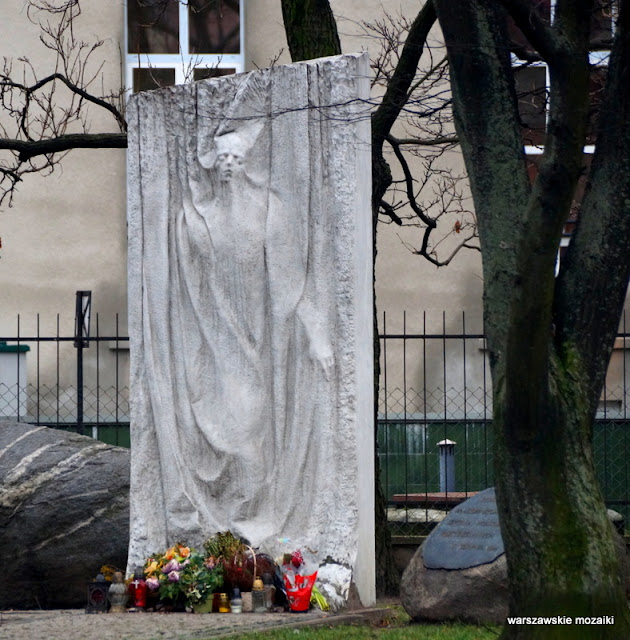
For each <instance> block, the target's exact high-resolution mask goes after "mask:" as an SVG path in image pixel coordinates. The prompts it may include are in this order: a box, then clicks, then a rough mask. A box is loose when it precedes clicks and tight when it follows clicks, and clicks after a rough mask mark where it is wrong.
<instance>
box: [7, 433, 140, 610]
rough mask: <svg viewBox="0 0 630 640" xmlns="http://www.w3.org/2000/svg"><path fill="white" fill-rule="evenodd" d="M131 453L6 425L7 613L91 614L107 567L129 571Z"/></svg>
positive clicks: (77, 438)
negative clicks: (93, 591)
mask: <svg viewBox="0 0 630 640" xmlns="http://www.w3.org/2000/svg"><path fill="white" fill-rule="evenodd" d="M129 460H130V456H129V450H127V449H122V448H119V447H112V446H110V445H106V444H103V443H102V442H98V441H95V440H93V439H92V438H88V437H85V436H78V435H75V434H71V433H67V432H64V431H59V430H56V429H50V428H48V427H37V426H34V425H28V424H20V423H17V422H4V421H2V422H0V548H1V549H2V558H3V565H2V579H1V580H0V609H4V608H10V607H12V608H30V607H42V608H53V607H78V606H85V604H86V595H87V588H86V584H87V583H88V582H89V581H90V580H93V579H94V577H95V576H96V574H97V573H98V571H99V569H100V567H101V565H103V564H106V563H107V564H113V565H115V566H118V567H122V568H124V567H125V566H126V562H127V547H128V542H129V466H130V465H129Z"/></svg>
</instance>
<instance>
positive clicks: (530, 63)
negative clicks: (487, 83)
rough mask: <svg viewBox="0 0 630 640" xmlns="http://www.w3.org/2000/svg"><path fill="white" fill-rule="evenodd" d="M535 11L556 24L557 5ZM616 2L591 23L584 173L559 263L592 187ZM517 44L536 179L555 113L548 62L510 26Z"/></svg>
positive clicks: (538, 4)
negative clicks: (589, 178)
mask: <svg viewBox="0 0 630 640" xmlns="http://www.w3.org/2000/svg"><path fill="white" fill-rule="evenodd" d="M530 3H531V5H532V11H533V12H534V13H536V14H537V15H538V16H539V17H540V18H541V19H543V20H545V21H547V22H553V13H554V5H555V2H554V1H551V2H550V0H530ZM615 16H616V14H615V2H614V1H613V0H596V2H595V9H594V11H593V16H592V19H591V41H590V45H591V51H590V54H589V59H590V63H591V70H590V84H589V99H590V109H589V121H588V130H587V134H586V140H585V145H584V171H583V173H582V176H581V177H580V180H579V183H578V187H577V191H576V198H575V201H574V202H573V205H572V206H571V213H570V215H569V219H568V220H567V221H566V224H565V226H564V230H563V235H562V240H561V244H560V250H559V253H558V259H559V260H560V259H561V257H562V256H563V255H564V253H565V252H566V247H567V246H568V244H569V240H570V237H571V233H572V231H573V229H574V228H575V225H576V222H577V218H578V215H579V209H580V204H581V201H582V196H583V195H584V189H585V185H586V176H587V175H588V171H589V167H590V164H591V158H592V154H593V152H594V150H595V131H596V128H597V119H598V108H599V104H600V103H601V99H602V94H603V89H604V85H605V82H606V72H607V64H608V56H609V54H610V46H611V44H612V37H613V33H614V18H615ZM508 32H509V36H510V39H511V50H512V65H513V68H514V86H515V90H516V95H517V100H518V109H519V114H520V120H521V126H522V134H523V146H524V148H525V153H526V154H527V162H528V171H529V175H530V179H531V180H533V179H534V178H535V176H536V173H537V171H538V170H537V166H538V162H539V160H540V158H541V155H542V153H543V151H544V145H545V137H546V131H545V130H546V124H547V115H548V110H549V73H548V69H547V66H546V65H545V63H544V62H542V61H541V60H539V59H537V56H536V52H535V50H534V49H533V47H532V46H531V45H530V44H529V42H528V41H527V39H526V38H525V36H524V35H523V33H522V32H521V31H520V30H519V29H518V28H517V27H516V25H515V24H514V22H510V23H509V24H508Z"/></svg>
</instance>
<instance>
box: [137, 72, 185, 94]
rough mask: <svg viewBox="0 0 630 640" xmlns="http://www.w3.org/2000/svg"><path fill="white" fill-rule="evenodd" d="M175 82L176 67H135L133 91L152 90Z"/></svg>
mask: <svg viewBox="0 0 630 640" xmlns="http://www.w3.org/2000/svg"><path fill="white" fill-rule="evenodd" d="M174 84H175V69H155V68H149V69H134V70H133V92H134V93H138V91H150V90H151V89H159V88H160V87H170V86H172V85H174Z"/></svg>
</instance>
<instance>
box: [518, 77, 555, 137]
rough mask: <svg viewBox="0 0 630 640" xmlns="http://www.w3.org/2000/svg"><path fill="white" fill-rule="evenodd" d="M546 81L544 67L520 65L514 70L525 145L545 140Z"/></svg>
mask: <svg viewBox="0 0 630 640" xmlns="http://www.w3.org/2000/svg"><path fill="white" fill-rule="evenodd" d="M546 82H547V75H546V69H545V67H522V68H520V69H515V70H514V84H515V88H516V96H517V99H518V112H519V115H520V118H521V125H522V127H523V144H525V145H541V144H544V142H545V121H546V107H547V86H546Z"/></svg>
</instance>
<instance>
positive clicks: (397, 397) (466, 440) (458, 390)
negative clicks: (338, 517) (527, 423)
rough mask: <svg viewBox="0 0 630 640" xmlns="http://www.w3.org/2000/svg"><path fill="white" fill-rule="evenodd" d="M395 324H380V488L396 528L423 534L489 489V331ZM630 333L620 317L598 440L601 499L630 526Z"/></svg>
mask: <svg viewBox="0 0 630 640" xmlns="http://www.w3.org/2000/svg"><path fill="white" fill-rule="evenodd" d="M398 320H399V322H398V327H397V330H389V329H388V324H391V320H390V319H389V318H388V317H387V316H385V315H384V316H383V318H382V321H381V329H382V334H381V335H380V341H381V380H380V382H381V384H380V396H379V421H378V426H377V441H378V446H379V458H380V466H381V482H382V485H383V490H384V492H385V495H386V498H387V500H388V504H389V519H390V525H391V528H392V532H393V533H394V534H395V535H403V536H405V535H406V536H408V535H422V534H424V533H426V532H427V531H428V530H429V529H430V528H431V527H432V526H434V524H435V522H436V521H437V520H439V519H440V518H441V517H443V515H444V511H445V510H446V509H448V508H450V507H451V506H452V505H453V504H456V503H457V502H459V501H460V500H461V499H463V498H465V496H466V495H468V494H470V493H471V492H475V491H480V490H482V489H485V488H487V487H490V486H492V485H493V455H492V428H491V425H492V388H491V381H490V372H489V363H488V359H487V354H486V344H485V339H484V335H483V331H470V330H469V329H468V327H467V318H466V315H465V314H462V315H461V316H459V318H457V319H455V320H453V319H452V318H451V319H447V317H446V314H436V317H434V318H431V320H432V322H430V321H429V319H428V317H427V314H423V315H422V316H421V317H420V318H418V317H416V318H415V319H414V320H415V322H416V327H415V328H413V329H411V330H410V329H409V324H410V323H409V320H408V317H407V316H406V314H404V315H402V316H401V318H399V319H398ZM629 337H630V335H629V334H628V333H627V332H626V324H625V316H624V318H623V321H622V324H621V327H620V333H619V335H618V338H617V341H616V343H615V347H616V348H615V350H614V352H613V356H612V359H611V364H610V368H609V372H608V377H607V383H606V388H605V390H604V392H603V394H602V397H601V400H600V405H599V410H598V413H597V420H596V423H595V425H594V434H593V448H594V456H595V463H596V466H597V472H598V476H599V481H600V485H601V488H602V491H603V494H604V498H605V500H606V503H607V505H608V506H609V507H610V508H612V509H614V510H615V511H618V512H619V513H621V514H622V515H623V516H624V519H625V520H626V521H628V517H629V516H630V459H629V458H628V456H627V452H628V445H629V444H630V410H629V407H628V391H629V390H628V384H627V382H628V379H627V370H628V367H630V350H629V349H628V348H627V346H628V347H630V343H628V344H627V341H628V338H629ZM439 443H443V444H442V446H440V444H439ZM447 449H448V450H449V452H450V455H446V452H447ZM441 464H442V470H441V468H440V465H441ZM449 465H450V467H451V469H450V470H449V471H450V473H445V469H444V467H445V466H446V468H447V469H448V466H449Z"/></svg>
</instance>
